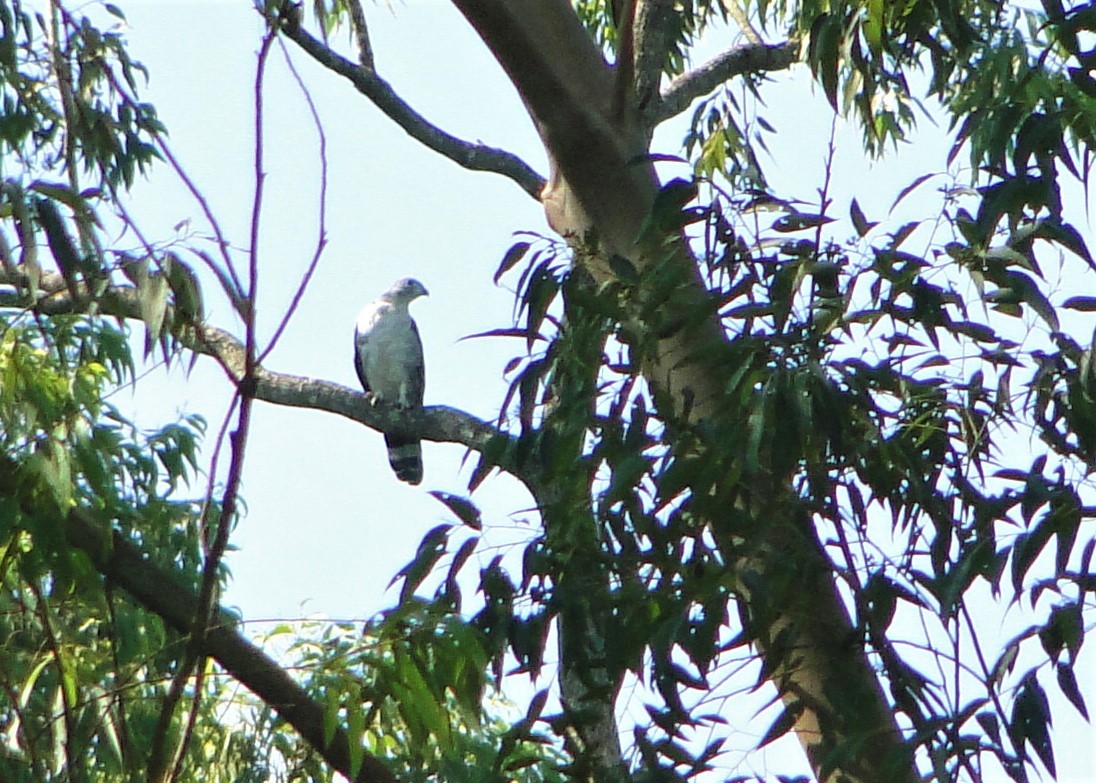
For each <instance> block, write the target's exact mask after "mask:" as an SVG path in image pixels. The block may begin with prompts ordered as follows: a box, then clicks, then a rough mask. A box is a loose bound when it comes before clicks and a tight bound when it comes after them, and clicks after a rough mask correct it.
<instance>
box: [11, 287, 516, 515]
mask: <svg viewBox="0 0 1096 783" xmlns="http://www.w3.org/2000/svg"><path fill="white" fill-rule="evenodd" d="M28 284H29V276H28V275H27V274H26V272H25V270H23V269H22V268H21V267H16V268H15V269H14V270H11V271H0V286H3V285H10V286H13V287H14V288H15V289H16V290H15V291H9V292H5V291H2V290H0V307H24V306H25V305H26V299H25V295H21V294H20V293H19V291H20V290H23V291H25V290H26V288H27V286H28ZM38 286H39V288H38V291H39V293H40V294H41V296H40V298H39V299H38V300H37V303H36V304H35V305H34V306H33V308H32V309H33V311H34V312H37V313H40V314H42V315H47V316H48V315H59V314H63V313H76V312H83V311H84V310H85V308H86V305H87V303H88V302H89V301H90V297H89V296H88V295H87V293H86V291H85V290H83V284H82V283H81V285H80V287H81V290H80V291H79V292H78V295H77V297H76V299H74V298H73V296H72V293H71V292H70V291H69V289H68V287H67V285H66V282H65V280H64V278H63V277H62V276H61V275H60V274H58V273H56V272H45V273H43V274H42V275H41V279H40V280H39V282H38ZM97 304H98V311H99V312H100V313H102V314H103V315H110V316H115V317H119V318H126V319H131V320H141V313H140V306H139V304H138V299H137V289H136V288H134V287H132V286H127V285H114V286H110V287H109V288H108V289H107V290H106V291H105V292H104V293H103V295H102V296H101V297H100V298H99V300H98V301H97ZM169 318H170V314H169V316H168V317H166V318H165V323H167V322H169ZM176 336H177V337H178V339H179V341H180V342H181V343H182V344H183V345H184V346H186V347H187V348H189V349H190V350H192V351H194V352H195V353H200V354H204V355H206V356H210V357H213V358H214V359H216V360H217V362H218V363H219V364H220V365H221V367H222V368H223V369H224V371H225V373H226V374H227V375H228V376H229V377H230V378H231V379H232V381H233V382H234V383H237V382H239V381H240V380H242V379H243V377H244V371H245V368H246V351H245V348H244V345H243V344H242V343H241V342H240V341H239V340H238V339H237V338H236V337H235V336H233V335H232V334H230V333H229V332H227V331H225V330H223V329H220V328H218V327H215V326H208V325H205V324H196V325H192V326H187V327H184V328H182V329H179V330H178V331H177V335H176ZM253 377H254V378H255V384H256V385H255V399H258V400H262V401H264V402H269V403H272V404H274V405H285V406H288V407H293V408H311V409H314V410H322V411H327V412H328V413H335V414H338V415H340V416H343V417H345V418H348V419H351V420H353V421H356V422H358V423H359V424H364V425H365V426H367V427H369V428H370V429H373V430H376V431H378V432H382V433H386V434H387V433H395V434H401V435H412V436H414V437H417V438H421V439H423V440H429V441H434V442H437V443H456V444H459V445H462V446H465V447H466V448H468V449H470V450H472V451H475V452H477V453H479V454H481V455H483V456H484V457H485V458H486V459H488V460H489V461H490V463H491V464H492V465H494V466H496V467H498V468H500V469H501V470H505V471H506V472H507V473H510V474H511V475H513V476H514V477H515V478H517V479H519V480H520V481H522V482H523V483H524V484H525V485H526V486H527V487H528V488H529V489H530V491H534V490H535V488H536V486H537V480H536V475H535V473H534V471H533V469H532V466H530V465H527V464H526V463H525V462H524V461H521V460H519V459H518V458H517V457H516V456H515V455H516V453H517V449H516V439H515V438H514V436H512V435H510V434H508V433H506V432H504V431H503V430H500V429H499V428H498V427H495V426H494V425H492V424H490V423H489V422H486V421H483V420H482V419H478V418H476V417H475V416H473V415H472V414H470V413H466V412H464V411H462V410H458V409H456V408H450V407H448V406H445V405H430V406H427V407H425V408H418V409H410V410H403V409H400V408H397V407H395V406H389V405H374V404H371V403H370V402H369V401H368V400H367V398H366V396H365V395H364V394H362V393H361V392H358V391H355V390H354V389H350V388H348V387H346V386H342V385H340V384H337V383H332V382H330V381H324V380H317V379H315V378H306V377H303V376H300V375H290V374H288V373H279V372H273V371H271V370H267V369H265V368H263V367H261V366H260V367H256V368H255V371H254V376H253ZM534 494H535V493H534Z"/></svg>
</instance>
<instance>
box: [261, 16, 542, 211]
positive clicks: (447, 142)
mask: <svg viewBox="0 0 1096 783" xmlns="http://www.w3.org/2000/svg"><path fill="white" fill-rule="evenodd" d="M270 23H271V24H276V25H279V26H280V28H279V29H280V31H281V32H282V33H284V34H285V36H286V37H287V38H289V39H290V40H291V41H293V42H294V43H295V44H297V46H299V47H300V48H301V49H302V50H303V51H304V52H305V53H306V54H307V55H309V56H310V57H311V58H312V59H314V60H315V61H316V62H318V63H319V64H320V65H322V66H324V67H325V68H327V69H328V70H331V71H333V72H335V73H337V74H338V75H339V76H342V77H343V78H345V79H347V80H349V81H350V83H351V84H353V85H354V88H355V89H357V91H358V92H360V93H361V94H362V95H364V96H365V97H366V98H368V99H369V100H370V101H372V103H373V105H374V106H376V107H377V108H378V109H380V110H381V111H382V112H383V113H384V114H385V115H387V116H388V118H389V119H391V120H392V121H394V122H395V123H396V124H397V125H399V126H400V127H401V128H403V129H404V130H405V131H406V132H407V134H408V135H409V136H411V138H413V139H415V140H416V141H419V142H422V144H424V145H425V146H427V147H429V148H430V149H432V150H433V151H434V152H437V153H439V154H441V155H444V156H445V157H447V158H449V159H450V160H452V161H453V162H454V163H457V164H458V165H460V166H463V167H464V168H466V169H471V170H473V171H487V172H491V173H494V174H501V175H503V176H504V177H507V178H509V179H511V180H513V181H514V182H516V183H517V184H518V186H519V187H521V189H522V190H524V191H525V192H526V193H528V194H529V195H530V196H532V197H533V198H535V199H539V198H540V192H541V190H543V189H544V177H542V176H540V175H539V174H537V173H536V172H535V171H534V170H533V169H532V168H531V167H530V166H529V164H527V163H526V162H525V161H523V160H522V159H521V158H519V157H518V156H516V155H514V154H513V153H511V152H507V151H506V150H500V149H497V148H495V147H488V146H486V145H484V144H473V143H472V142H468V141H464V140H463V139H459V138H457V137H456V136H453V135H451V134H449V133H446V132H445V131H443V130H442V129H441V128H439V127H437V126H436V125H432V124H431V123H430V122H428V121H427V120H426V119H425V118H424V117H423V116H422V115H421V114H419V113H418V112H416V111H415V110H414V109H412V108H411V107H410V106H409V105H408V104H407V102H406V101H404V100H403V98H401V97H400V96H399V95H398V94H397V93H396V91H395V90H394V89H392V85H390V84H389V83H388V82H386V81H385V80H384V79H382V78H381V77H379V76H378V75H377V74H376V72H375V71H374V70H373V69H372V68H367V67H364V66H361V65H357V64H355V63H354V62H352V61H351V60H348V59H347V58H345V57H343V56H342V55H341V54H339V53H338V52H335V51H333V50H332V49H330V48H329V47H328V46H326V45H325V44H324V43H323V42H322V41H320V40H319V39H317V38H316V37H315V36H313V35H312V34H311V33H309V32H308V31H307V30H305V29H304V28H303V27H302V26H301V24H300V13H299V11H297V10H295V9H290V10H289V11H287V13H285V14H284V15H283V16H282V17H281V18H279V19H276V20H270ZM362 29H364V28H362Z"/></svg>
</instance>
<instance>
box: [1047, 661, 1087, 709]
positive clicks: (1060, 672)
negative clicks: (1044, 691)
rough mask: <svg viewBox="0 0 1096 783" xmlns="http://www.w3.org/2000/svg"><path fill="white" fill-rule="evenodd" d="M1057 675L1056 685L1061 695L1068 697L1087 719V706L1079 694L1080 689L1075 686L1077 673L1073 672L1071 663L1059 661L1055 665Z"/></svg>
mask: <svg viewBox="0 0 1096 783" xmlns="http://www.w3.org/2000/svg"><path fill="white" fill-rule="evenodd" d="M1055 671H1056V672H1057V677H1058V687H1059V688H1060V689H1061V691H1062V695H1063V696H1065V697H1066V698H1067V699H1069V703H1070V704H1072V705H1073V706H1074V707H1076V708H1077V712H1079V713H1081V717H1082V718H1084V719H1085V720H1086V721H1087V720H1088V707H1086V706H1085V698H1084V696H1082V695H1081V689H1080V688H1079V687H1078V686H1077V675H1076V674H1074V673H1073V664H1072V663H1059V664H1058V665H1057V666H1056V667H1055Z"/></svg>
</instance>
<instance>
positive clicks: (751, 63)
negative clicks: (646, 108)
mask: <svg viewBox="0 0 1096 783" xmlns="http://www.w3.org/2000/svg"><path fill="white" fill-rule="evenodd" d="M798 61H799V43H798V42H797V41H785V42H784V43H780V44H771V45H764V44H762V45H757V44H744V45H742V46H735V47H732V48H730V49H727V50H726V51H725V52H723V53H721V54H718V55H716V56H715V57H713V58H712V59H711V60H709V61H708V62H706V63H704V64H703V65H701V66H698V67H697V68H695V69H694V70H692V71H689V72H688V73H684V74H682V75H681V76H678V77H677V78H676V79H674V80H673V81H671V82H670V83H669V84H668V85H667V86H666V89H664V90H663V91H662V100H661V101H659V102H657V103H655V104H653V105H652V106H651V107H650V110H651V112H652V116H651V122H652V125H657V124H659V123H660V122H664V121H665V120H668V119H670V118H671V117H676V116H677V115H678V114H681V113H682V112H683V111H685V110H686V109H688V108H689V104H691V103H692V102H693V101H694V100H696V99H697V98H700V97H701V96H704V95H707V94H708V93H710V92H711V91H712V90H714V89H715V88H716V87H718V86H719V85H721V84H723V83H724V82H726V81H727V80H728V79H731V78H733V77H735V76H740V75H742V74H744V73H764V72H769V71H783V70H786V69H787V68H790V67H791V66H792V65H793V64H794V63H796V62H798Z"/></svg>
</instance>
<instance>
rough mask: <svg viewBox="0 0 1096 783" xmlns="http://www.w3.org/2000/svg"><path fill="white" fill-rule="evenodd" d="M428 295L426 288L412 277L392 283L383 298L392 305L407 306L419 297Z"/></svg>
mask: <svg viewBox="0 0 1096 783" xmlns="http://www.w3.org/2000/svg"><path fill="white" fill-rule="evenodd" d="M429 295H430V292H429V291H427V290H426V286H424V285H423V284H422V283H420V282H419V281H418V280H416V279H414V278H413V277H405V278H403V279H402V280H397V281H396V282H395V283H393V284H392V287H391V288H389V289H388V292H387V293H386V294H385V295H384V298H385V299H387V300H388V301H390V302H393V303H399V304H404V305H407V304H410V303H411V302H413V301H415V300H416V299H418V298H419V297H420V296H429Z"/></svg>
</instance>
